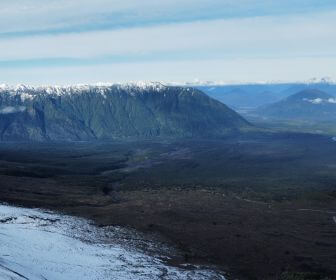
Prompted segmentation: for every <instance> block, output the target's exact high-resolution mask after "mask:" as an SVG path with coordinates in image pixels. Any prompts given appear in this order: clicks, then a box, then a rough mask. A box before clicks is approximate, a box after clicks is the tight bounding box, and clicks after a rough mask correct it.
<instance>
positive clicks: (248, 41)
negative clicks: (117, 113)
mask: <svg viewBox="0 0 336 280" xmlns="http://www.w3.org/2000/svg"><path fill="white" fill-rule="evenodd" d="M335 26H336V1H335V0H281V1H279V0H161V1H158V0H141V1H140V0H95V1H92V0H1V1H0V84H1V83H7V84H17V83H27V84H32V85H39V84H73V83H97V82H126V81H138V80H150V81H163V82H181V83H182V82H192V81H196V80H201V81H223V82H227V83H230V82H261V81H302V80H307V79H310V78H312V77H331V78H333V79H336V67H335V66H336V28H335Z"/></svg>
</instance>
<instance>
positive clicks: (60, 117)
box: [0, 83, 251, 141]
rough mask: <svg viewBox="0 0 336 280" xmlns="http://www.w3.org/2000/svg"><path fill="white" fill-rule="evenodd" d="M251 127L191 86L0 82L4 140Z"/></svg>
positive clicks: (207, 132) (189, 133)
mask: <svg viewBox="0 0 336 280" xmlns="http://www.w3.org/2000/svg"><path fill="white" fill-rule="evenodd" d="M249 127H251V125H250V124H249V123H248V122H247V121H246V120H245V119H244V118H242V117H241V116H240V115H239V114H237V113H236V112H234V111H233V110H231V109H230V108H228V107H227V106H226V105H224V104H222V103H221V102H219V101H217V100H214V99H212V98H210V97H208V96H207V95H206V94H204V93H203V92H201V91H200V90H197V89H193V88H190V87H178V86H164V85H162V84H160V83H138V84H115V85H94V86H90V85H80V86H66V87H65V86H62V87H58V86H53V87H52V86H46V87H31V86H24V85H20V86H16V87H8V86H4V85H3V86H0V139H1V141H31V140H33V141H83V140H103V139H120V138H129V137H136V138H152V137H214V136H216V137H217V136H222V135H226V134H227V133H230V132H234V131H239V130H242V129H245V128H249Z"/></svg>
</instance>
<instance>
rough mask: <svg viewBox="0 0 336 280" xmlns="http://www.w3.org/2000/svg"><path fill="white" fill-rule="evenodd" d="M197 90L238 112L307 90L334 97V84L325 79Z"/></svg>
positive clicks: (216, 86)
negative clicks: (319, 91) (318, 91)
mask: <svg viewBox="0 0 336 280" xmlns="http://www.w3.org/2000/svg"><path fill="white" fill-rule="evenodd" d="M197 88H198V89H200V90H202V91H203V92H205V93H206V94H208V95H209V96H210V97H212V98H215V99H217V100H219V101H221V102H223V103H224V104H227V105H228V106H230V107H232V108H235V109H237V110H238V111H239V110H241V109H255V108H257V107H259V106H263V105H267V104H271V103H275V102H278V101H280V100H282V99H284V98H286V97H289V96H290V95H292V94H295V93H297V92H299V91H302V90H308V89H317V90H321V91H323V92H326V93H328V94H331V95H336V83H334V82H330V81H329V80H325V79H324V80H321V81H318V82H317V81H316V80H312V81H308V82H305V83H261V84H257V83H255V84H236V85H201V86H197Z"/></svg>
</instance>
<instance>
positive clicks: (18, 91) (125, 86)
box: [0, 82, 166, 99]
mask: <svg viewBox="0 0 336 280" xmlns="http://www.w3.org/2000/svg"><path fill="white" fill-rule="evenodd" d="M110 88H118V89H121V90H125V91H129V92H130V93H132V94H134V92H138V93H141V92H143V91H148V90H150V91H155V92H161V91H162V90H163V89H165V88H166V86H165V85H163V84H162V83H160V82H129V83H97V84H77V85H66V86H58V85H55V86H50V85H47V86H30V85H24V84H19V85H16V86H9V85H6V84H0V93H9V94H10V95H20V96H23V97H24V98H25V99H29V98H33V97H34V95H38V94H50V95H59V96H60V95H66V94H74V93H82V92H87V91H90V90H97V91H100V92H103V91H104V90H107V89H110Z"/></svg>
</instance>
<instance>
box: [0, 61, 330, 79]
mask: <svg viewBox="0 0 336 280" xmlns="http://www.w3.org/2000/svg"><path fill="white" fill-rule="evenodd" d="M335 65H336V57H333V58H329V57H311V58H310V57H308V58H270V59H268V58H240V59H232V58H228V59H212V60H197V59H195V60H189V61H187V60H180V61H163V62H162V61H156V62H137V63H117V64H110V65H92V66H81V67H39V68H8V69H7V68H0V79H1V81H2V82H6V83H9V84H14V85H15V84H19V83H26V84H32V85H40V84H76V83H98V82H123V81H129V80H133V81H136V80H152V81H153V80H156V81H177V82H183V81H193V80H194V79H195V78H200V79H202V80H222V81H225V82H256V81H270V80H274V79H276V80H283V81H297V80H307V79H309V78H311V77H316V76H321V73H323V74H325V75H327V76H330V77H332V78H336V75H335Z"/></svg>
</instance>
